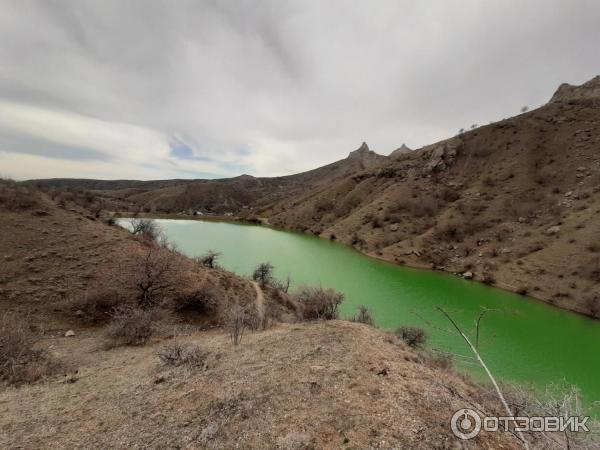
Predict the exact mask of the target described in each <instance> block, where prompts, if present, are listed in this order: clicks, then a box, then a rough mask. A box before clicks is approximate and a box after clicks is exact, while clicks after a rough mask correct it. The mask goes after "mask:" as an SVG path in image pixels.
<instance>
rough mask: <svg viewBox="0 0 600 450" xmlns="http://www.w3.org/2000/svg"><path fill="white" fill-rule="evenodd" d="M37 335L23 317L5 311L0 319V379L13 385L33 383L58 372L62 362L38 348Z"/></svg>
mask: <svg viewBox="0 0 600 450" xmlns="http://www.w3.org/2000/svg"><path fill="white" fill-rule="evenodd" d="M36 341H37V336H36V335H35V334H33V333H32V332H31V331H30V330H29V329H28V328H26V325H25V323H24V321H22V320H19V319H17V318H16V317H13V316H10V315H5V316H4V317H2V321H1V323H0V381H1V382H3V383H6V384H10V385H20V384H24V383H32V382H34V381H37V380H40V379H42V378H45V377H47V376H51V375H55V374H56V373H58V372H59V371H60V370H61V369H62V368H63V366H62V364H61V363H60V362H59V361H57V360H56V359H54V358H53V357H52V356H50V354H49V353H48V352H46V351H45V350H41V349H36V348H35V347H34V346H35V343H36Z"/></svg>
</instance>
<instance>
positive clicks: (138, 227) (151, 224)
mask: <svg viewBox="0 0 600 450" xmlns="http://www.w3.org/2000/svg"><path fill="white" fill-rule="evenodd" d="M130 224H131V233H132V234H134V235H136V236H140V237H142V238H144V239H148V240H150V241H154V240H157V239H158V238H159V236H160V235H161V230H160V228H159V226H158V224H157V223H156V222H155V221H154V220H152V219H131V221H130Z"/></svg>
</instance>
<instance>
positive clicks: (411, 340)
mask: <svg viewBox="0 0 600 450" xmlns="http://www.w3.org/2000/svg"><path fill="white" fill-rule="evenodd" d="M394 334H395V335H396V336H398V337H399V338H400V339H402V340H403V341H404V342H406V344H407V345H408V346H409V347H412V348H418V347H422V346H423V345H425V343H426V342H427V333H426V332H425V330H424V329H422V328H418V327H410V326H402V327H400V328H398V329H396V331H395V332H394Z"/></svg>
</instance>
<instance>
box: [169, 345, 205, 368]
mask: <svg viewBox="0 0 600 450" xmlns="http://www.w3.org/2000/svg"><path fill="white" fill-rule="evenodd" d="M206 356H207V354H206V353H205V352H204V351H202V349H201V348H200V347H199V346H198V345H196V344H183V343H179V342H173V343H170V344H167V345H165V346H164V347H163V348H162V349H161V350H160V351H159V352H158V358H159V359H160V360H161V362H162V363H163V364H164V365H165V366H171V367H179V366H184V365H185V366H189V367H199V366H201V365H203V364H204V362H205V361H206Z"/></svg>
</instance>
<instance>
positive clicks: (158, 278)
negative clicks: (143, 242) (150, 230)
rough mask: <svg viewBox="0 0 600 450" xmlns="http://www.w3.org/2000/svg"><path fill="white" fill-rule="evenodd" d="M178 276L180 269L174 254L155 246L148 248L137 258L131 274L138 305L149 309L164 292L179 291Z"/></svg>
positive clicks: (179, 278)
mask: <svg viewBox="0 0 600 450" xmlns="http://www.w3.org/2000/svg"><path fill="white" fill-rule="evenodd" d="M180 275H181V267H180V264H179V260H178V256H177V255H176V254H175V253H173V252H172V251H171V250H168V249H165V248H161V247H159V246H156V245H151V246H149V247H148V249H147V252H146V253H145V254H141V255H139V256H138V257H137V259H136V261H135V266H134V272H133V274H132V276H133V280H132V282H133V284H134V285H135V289H136V291H137V301H138V305H139V306H140V307H142V308H151V307H153V306H155V305H156V304H157V303H158V302H159V300H160V298H161V296H162V295H163V294H164V293H165V292H168V291H170V290H174V289H180V288H181V283H182V280H181V277H180Z"/></svg>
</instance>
